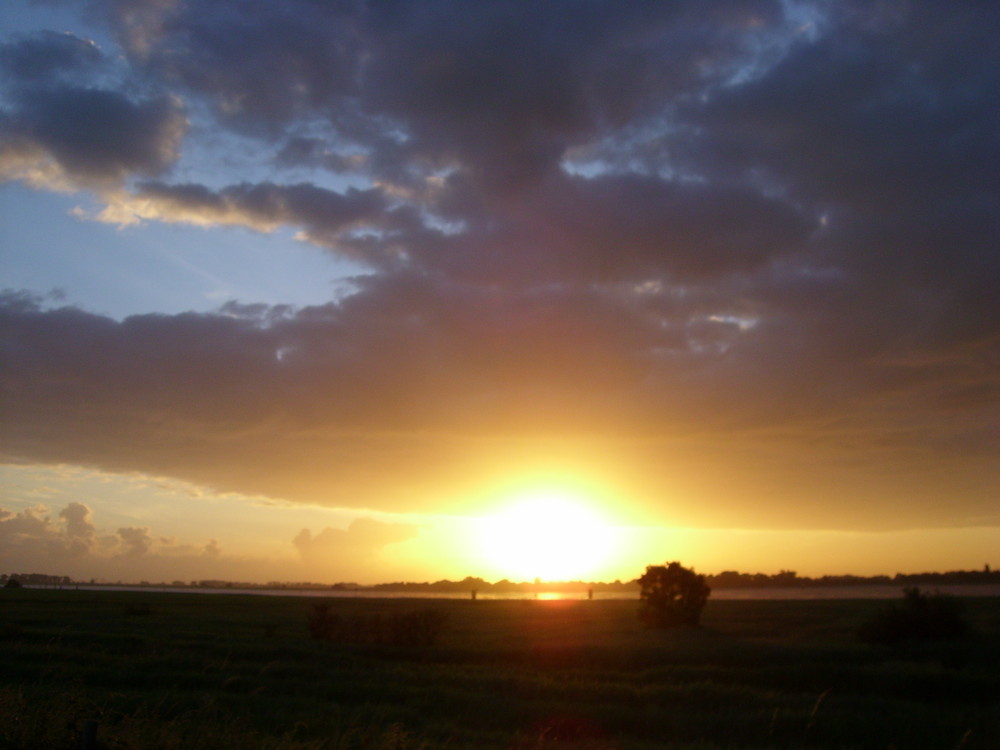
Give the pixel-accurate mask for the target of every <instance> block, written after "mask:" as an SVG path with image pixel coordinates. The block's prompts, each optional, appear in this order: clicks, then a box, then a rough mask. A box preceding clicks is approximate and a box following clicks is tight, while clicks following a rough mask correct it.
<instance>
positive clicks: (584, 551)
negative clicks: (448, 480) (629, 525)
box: [479, 491, 615, 581]
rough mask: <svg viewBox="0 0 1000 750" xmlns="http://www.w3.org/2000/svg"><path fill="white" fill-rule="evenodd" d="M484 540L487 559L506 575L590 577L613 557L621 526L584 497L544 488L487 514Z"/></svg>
mask: <svg viewBox="0 0 1000 750" xmlns="http://www.w3.org/2000/svg"><path fill="white" fill-rule="evenodd" d="M479 543H480V552H481V554H482V555H483V557H484V558H485V560H486V562H487V563H488V564H489V565H490V566H491V567H492V568H493V569H494V570H496V571H497V573H498V574H499V575H502V576H504V577H506V578H510V579H513V580H518V581H524V580H533V579H535V578H540V579H542V580H544V581H567V580H589V579H591V577H593V576H595V575H600V571H601V568H602V567H603V566H604V565H605V564H606V563H607V561H608V559H609V558H610V556H611V554H612V552H613V548H614V546H615V531H614V529H613V528H612V527H611V526H610V525H609V524H608V523H607V522H606V521H604V520H603V519H601V518H600V516H599V515H597V514H596V513H595V512H594V511H593V510H591V509H590V508H589V507H588V506H587V505H586V504H585V503H584V502H583V501H581V500H580V499H578V498H576V497H574V496H572V495H569V494H566V493H559V492H553V491H539V492H534V493H529V494H523V495H520V496H519V497H517V498H516V499H514V500H513V501H512V502H511V504H510V505H507V506H506V507H504V508H503V509H502V510H501V511H500V512H498V513H497V514H495V515H493V516H490V517H488V518H485V519H483V521H482V524H481V527H480V534H479Z"/></svg>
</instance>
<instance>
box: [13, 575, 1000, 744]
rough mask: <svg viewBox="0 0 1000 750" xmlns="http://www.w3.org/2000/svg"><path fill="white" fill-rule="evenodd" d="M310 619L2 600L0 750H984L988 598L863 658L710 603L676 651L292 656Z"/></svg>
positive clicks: (471, 613)
mask: <svg viewBox="0 0 1000 750" xmlns="http://www.w3.org/2000/svg"><path fill="white" fill-rule="evenodd" d="M315 601H316V600H315V599H308V598H296V597H287V598H286V597H268V596H253V595H246V596H244V595H202V594H168V593H157V592H113V591H112V592H107V591H55V590H24V589H22V590H0V649H2V662H0V748H4V749H13V748H18V749H20V748H25V749H29V748H30V749H31V750H35V749H37V748H67V749H69V748H74V749H75V748H78V747H79V746H80V733H81V731H82V730H83V727H84V725H85V722H87V721H97V722H98V745H97V747H100V748H137V749H138V748H143V749H159V748H164V749H172V748H177V749H178V750H179V749H181V748H184V749H185V750H188V749H191V748H226V749H229V748H232V749H236V748H239V749H240V750H247V749H251V748H270V749H274V750H290V749H293V748H294V749H300V748H301V749H305V748H338V749H350V748H381V749H384V750H414V749H416V748H453V749H460V748H483V749H486V750H488V749H489V748H504V749H507V748H516V749H517V750H529V749H534V748H553V749H556V748H583V749H585V750H587V749H592V750H610V749H612V748H622V749H624V748H698V749H699V750H710V749H720V750H721V748H838V749H840V748H879V749H880V750H885V749H887V748H890V747H892V748H897V749H898V750H913V749H919V748H934V749H937V750H956V749H957V748H963V749H966V750H973V749H976V750H996V748H1000V599H996V598H994V599H972V600H968V601H967V602H966V607H967V613H968V618H969V620H970V621H971V622H972V624H973V627H974V628H975V635H974V636H972V637H970V638H968V639H965V640H963V641H960V642H954V643H937V644H923V645H910V646H906V647H902V648H884V647H872V646H864V645H861V644H859V643H858V642H857V641H856V640H855V638H854V632H855V630H856V628H857V627H858V625H859V624H860V623H861V622H863V621H864V620H865V619H867V618H868V617H870V616H871V615H872V614H873V613H874V612H876V611H877V610H879V609H881V608H884V607H885V606H886V603H885V602H879V601H870V600H869V601H805V602H802V601H797V602H796V601H785V602H780V601H711V600H710V601H709V603H708V606H707V607H706V609H705V612H704V616H703V627H702V628H701V629H699V630H695V631H683V630H680V631H676V630H675V631H650V630H644V629H643V628H642V627H641V626H640V624H639V622H638V619H637V618H636V603H635V602H628V601H592V602H591V601H572V602H545V601H479V602H471V601H454V600H452V601H441V600H437V601H414V600H400V599H395V600H393V599H384V600H364V599H339V600H336V601H335V604H334V605H333V606H334V608H335V610H336V611H337V612H339V613H340V614H342V615H343V616H345V617H353V616H359V615H369V614H372V613H382V614H383V615H384V616H385V615H390V614H392V613H400V612H407V611H412V610H414V609H418V608H424V607H433V608H440V609H442V610H443V611H445V612H446V613H447V615H448V620H447V626H446V628H445V631H444V633H443V634H442V636H441V638H440V640H439V642H438V644H437V645H434V646H431V647H426V648H413V649H406V648H401V647H393V646H386V645H382V646H370V645H369V646H352V645H344V644H331V643H325V642H321V641H316V640H313V639H312V638H310V636H309V632H308V630H307V627H306V614H307V612H308V610H309V608H310V607H311V606H312V605H313V603H314V602H315Z"/></svg>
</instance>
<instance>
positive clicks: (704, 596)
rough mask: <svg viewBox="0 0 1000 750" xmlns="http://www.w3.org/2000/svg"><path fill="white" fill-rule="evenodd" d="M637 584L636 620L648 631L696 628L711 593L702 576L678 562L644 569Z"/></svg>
mask: <svg viewBox="0 0 1000 750" xmlns="http://www.w3.org/2000/svg"><path fill="white" fill-rule="evenodd" d="M639 585H640V586H642V591H641V592H640V594H639V598H640V599H641V600H642V606H641V607H640V608H639V619H640V620H642V622H643V623H645V624H646V626H647V627H651V628H665V627H672V626H678V625H687V626H695V625H697V624H698V620H699V619H700V618H701V610H702V609H703V608H704V606H705V602H706V601H708V595H709V594H710V593H711V591H712V589H710V588H709V586H708V584H707V583H705V576H703V575H699V574H698V573H695V572H694V570H693V569H690V568H685V567H683V566H682V565H681V564H680V563H678V562H672V563H670V564H669V565H666V566H664V565H649V566H647V567H646V572H645V574H643V576H642V577H641V578H640V579H639Z"/></svg>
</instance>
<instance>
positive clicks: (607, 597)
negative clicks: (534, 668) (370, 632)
mask: <svg viewBox="0 0 1000 750" xmlns="http://www.w3.org/2000/svg"><path fill="white" fill-rule="evenodd" d="M25 588H29V589H61V590H78V591H132V592H143V591H145V592H150V593H170V594H222V595H227V594H228V595H255V596H289V597H303V598H319V597H325V598H334V599H448V600H456V599H457V600H461V599H470V598H471V591H470V592H464V593H463V592H458V591H421V592H417V591H408V590H389V589H378V590H374V589H371V588H359V589H354V590H347V589H329V588H327V589H318V588H292V587H286V588H266V587H236V586H233V587H207V586H170V585H148V586H140V585H136V584H113V583H105V584H89V583H70V584H58V585H55V584H50V585H38V584H28V585H27V586H26V587H25ZM903 588H905V587H904V586H901V585H895V584H888V585H887V584H858V585H852V586H784V587H781V586H765V587H743V588H728V589H727V588H722V589H714V590H713V591H712V595H711V598H712V599H716V600H719V601H738V600H746V601H752V600H758V601H760V600H786V601H804V600H834V599H895V598H897V597H899V596H901V595H902V591H903ZM925 588H926V589H927V590H930V591H939V592H940V593H942V594H949V595H951V596H959V597H1000V584H994V583H978V584H942V585H931V586H925ZM638 598H639V592H638V588H637V589H636V590H635V591H632V592H629V591H624V590H623V591H596V592H594V594H593V599H594V600H595V601H628V600H632V599H636V600H637V599H638ZM536 599H537V600H540V601H586V600H587V599H588V596H587V592H586V591H583V592H579V591H547V590H545V589H544V588H540V589H539V590H538V592H537V595H536V594H535V593H533V592H523V591H520V592H504V593H494V592H483V593H477V596H476V600H477V601H478V600H482V601H532V600H536Z"/></svg>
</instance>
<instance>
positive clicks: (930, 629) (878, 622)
mask: <svg viewBox="0 0 1000 750" xmlns="http://www.w3.org/2000/svg"><path fill="white" fill-rule="evenodd" d="M968 632H969V625H968V623H967V622H966V621H965V617H964V615H963V612H962V603H961V602H960V601H959V600H958V599H956V598H955V597H953V596H947V595H945V594H939V593H936V594H923V593H921V592H920V589H919V588H917V587H916V586H914V587H913V588H907V589H903V602H902V604H890V605H889V606H888V607H887V608H886V609H884V610H882V611H881V612H879V613H878V614H877V615H876V616H875V617H873V618H872V619H871V620H869V621H868V622H866V623H864V624H863V625H862V626H861V628H860V629H859V630H858V638H859V639H860V640H861V641H862V642H864V643H873V644H879V645H894V644H897V643H903V642H904V641H940V640H948V639H953V638H959V637H961V636H963V635H965V634H966V633H968Z"/></svg>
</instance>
